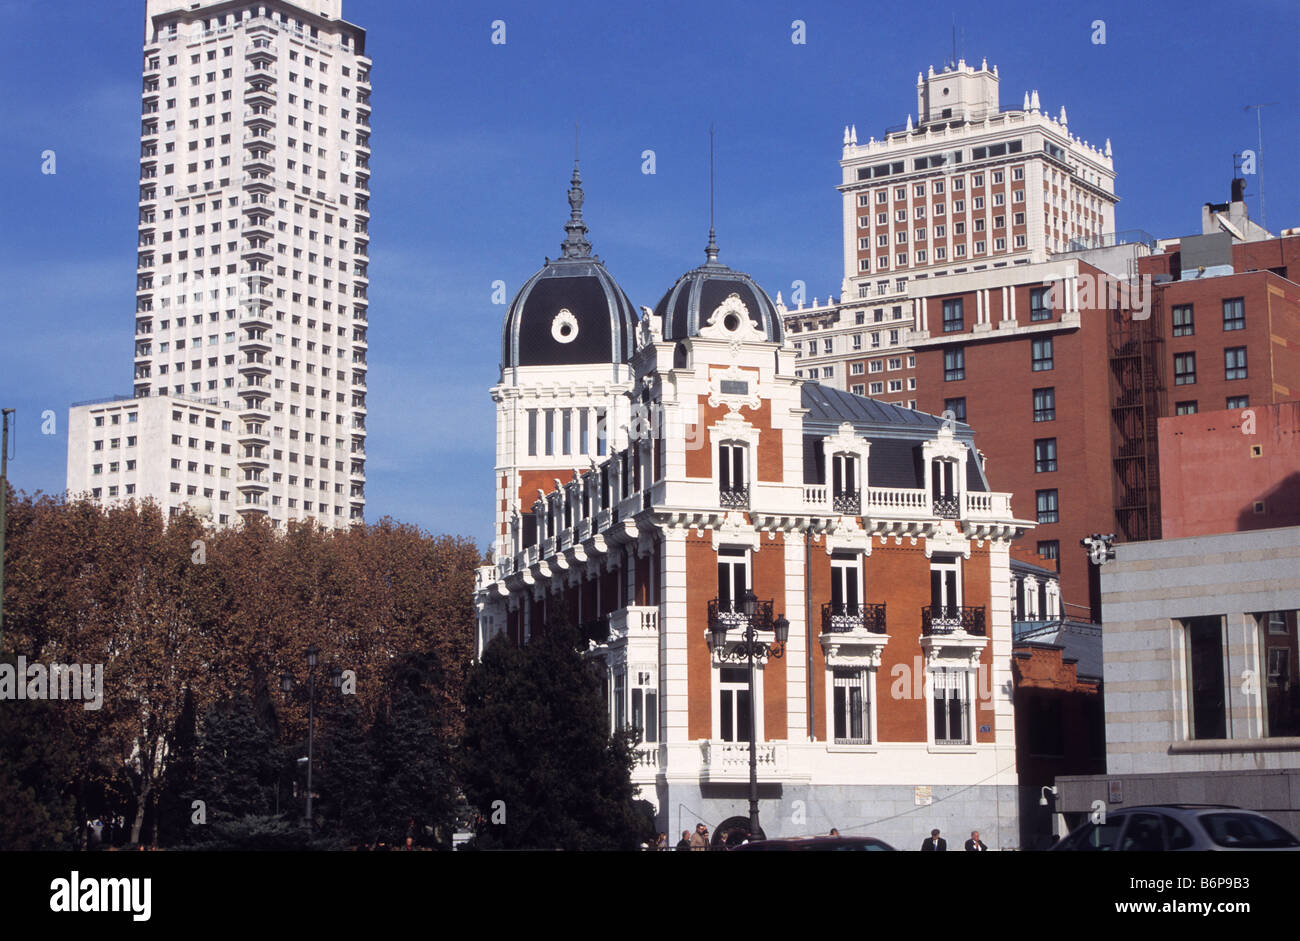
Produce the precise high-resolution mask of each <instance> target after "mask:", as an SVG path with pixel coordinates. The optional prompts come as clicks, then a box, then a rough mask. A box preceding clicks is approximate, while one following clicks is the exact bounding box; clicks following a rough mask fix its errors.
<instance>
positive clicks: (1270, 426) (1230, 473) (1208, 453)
mask: <svg viewBox="0 0 1300 941" xmlns="http://www.w3.org/2000/svg"><path fill="white" fill-rule="evenodd" d="M1159 434H1160V489H1161V501H1160V508H1161V515H1160V520H1161V532H1162V533H1163V534H1164V538H1166V539H1180V538H1182V537H1184V536H1207V535H1213V534H1215V533H1230V532H1240V531H1242V530H1247V529H1273V528H1275V527H1278V526H1297V525H1300V402H1283V403H1281V404H1278V405H1252V406H1250V407H1249V408H1239V409H1232V410H1223V411H1215V412H1201V413H1198V414H1193V415H1178V416H1174V417H1171V418H1162V419H1160V430H1159Z"/></svg>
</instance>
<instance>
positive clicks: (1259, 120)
mask: <svg viewBox="0 0 1300 941" xmlns="http://www.w3.org/2000/svg"><path fill="white" fill-rule="evenodd" d="M1275 104H1277V102H1276V101H1266V102H1264V103H1263V104H1258V105H1246V107H1245V108H1243V109H1242V110H1243V111H1250V110H1252V109H1253V110H1254V112H1255V130H1256V132H1257V134H1258V136H1259V153H1257V154H1256V155H1255V172H1256V173H1257V174H1258V175H1259V224H1260V225H1261V226H1262V227H1263V228H1265V229H1267V228H1268V216H1267V215H1265V214H1264V119H1263V117H1262V114H1263V111H1264V109H1265V108H1271V107H1272V106H1273V105H1275Z"/></svg>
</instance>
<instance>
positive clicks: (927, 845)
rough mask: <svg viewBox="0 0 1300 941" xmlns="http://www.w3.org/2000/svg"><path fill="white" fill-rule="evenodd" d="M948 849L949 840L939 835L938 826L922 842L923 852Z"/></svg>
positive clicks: (936, 851) (937, 851) (939, 851)
mask: <svg viewBox="0 0 1300 941" xmlns="http://www.w3.org/2000/svg"><path fill="white" fill-rule="evenodd" d="M947 849H948V841H947V840H945V839H943V838H942V837H941V836H939V830H938V828H935V829H933V830H931V831H930V838H929V839H928V840H926V841H925V842H924V843H922V844H921V852H922V853H942V852H944V851H946V850H947Z"/></svg>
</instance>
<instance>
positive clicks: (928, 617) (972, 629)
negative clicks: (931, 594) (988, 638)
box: [921, 604, 984, 637]
mask: <svg viewBox="0 0 1300 941" xmlns="http://www.w3.org/2000/svg"><path fill="white" fill-rule="evenodd" d="M957 631H964V632H966V633H967V634H976V635H979V636H980V637H983V636H984V606H983V605H962V606H960V607H958V606H956V605H946V604H945V605H926V606H925V607H923V608H922V609H921V633H922V634H924V635H926V636H927V637H929V636H932V635H935V634H954V633H956V632H957Z"/></svg>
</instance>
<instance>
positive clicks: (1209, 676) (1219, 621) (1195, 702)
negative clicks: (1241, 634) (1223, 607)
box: [1183, 615, 1227, 739]
mask: <svg viewBox="0 0 1300 941" xmlns="http://www.w3.org/2000/svg"><path fill="white" fill-rule="evenodd" d="M1183 631H1184V637H1185V639H1186V646H1187V667H1186V669H1187V700H1188V701H1187V705H1188V710H1189V712H1190V713H1191V715H1190V717H1189V718H1190V719H1191V730H1190V731H1191V737H1192V738H1194V739H1200V738H1226V737H1227V713H1226V710H1225V708H1224V663H1223V661H1224V650H1223V618H1222V617H1220V616H1218V615H1213V616H1209V617H1199V618H1190V619H1188V620H1186V621H1184V622H1183Z"/></svg>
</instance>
